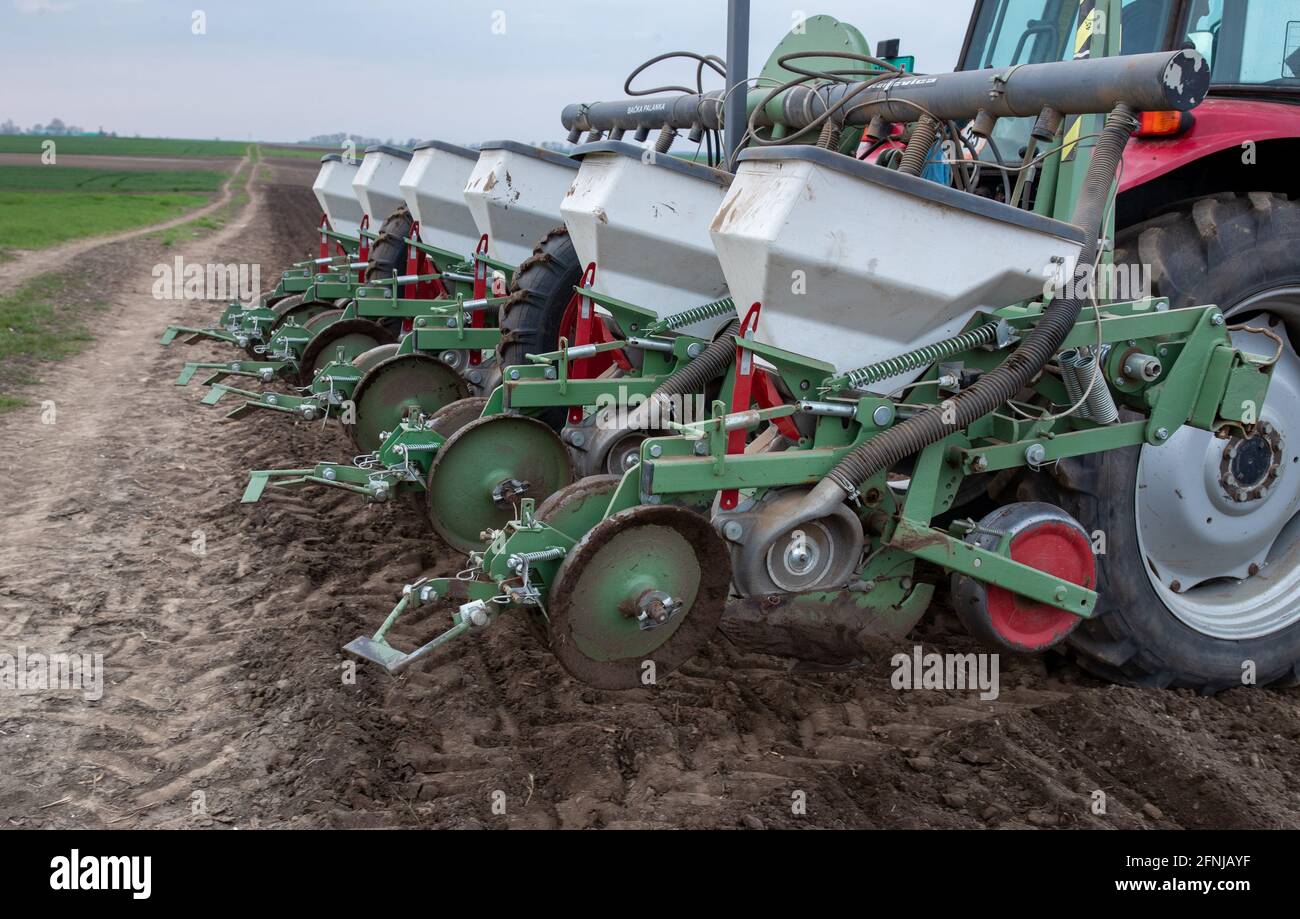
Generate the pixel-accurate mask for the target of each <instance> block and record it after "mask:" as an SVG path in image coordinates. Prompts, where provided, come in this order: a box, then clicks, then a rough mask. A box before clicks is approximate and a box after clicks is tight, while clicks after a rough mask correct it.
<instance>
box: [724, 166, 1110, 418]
mask: <svg viewBox="0 0 1300 919" xmlns="http://www.w3.org/2000/svg"><path fill="white" fill-rule="evenodd" d="M712 235H713V243H714V246H715V248H716V249H717V253H718V258H719V260H720V261H721V263H722V270H723V272H725V274H726V276H727V280H728V281H729V282H730V286H731V291H732V294H733V295H734V296H735V299H736V303H737V304H738V306H740V310H741V312H742V313H743V312H744V311H745V309H746V308H747V307H748V306H749V304H751V303H754V302H760V303H762V304H763V312H762V316H761V318H760V319H759V323H758V334H757V336H756V337H757V339H758V340H759V341H761V342H765V343H767V344H771V345H774V346H776V347H779V348H784V349H785V350H788V351H793V352H795V353H798V354H804V355H808V356H810V357H816V358H819V359H821V360H823V361H826V362H828V363H830V364H833V365H834V366H835V369H836V370H837V371H839V372H841V373H843V372H846V371H848V370H853V369H855V368H858V367H862V366H864V365H867V364H871V363H874V362H876V361H879V360H883V359H885V358H889V357H894V356H896V355H899V354H901V353H903V352H905V351H909V350H912V349H914V348H918V347H921V346H923V345H927V344H931V343H933V342H936V341H938V340H940V339H943V338H946V337H948V336H950V335H955V334H957V333H959V332H960V331H961V330H962V328H963V326H965V324H966V323H967V322H968V321H969V320H970V319H971V317H972V316H973V315H974V313H975V312H976V311H977V310H978V309H981V308H983V309H994V308H999V307H1003V306H1008V305H1010V304H1013V303H1018V302H1020V301H1022V300H1028V299H1033V298H1036V297H1039V296H1041V295H1042V293H1043V288H1044V285H1045V284H1046V283H1047V281H1048V280H1049V278H1051V277H1057V276H1059V275H1064V273H1065V272H1073V270H1074V266H1075V264H1076V263H1077V261H1078V257H1079V253H1080V251H1081V250H1082V248H1083V244H1084V236H1085V234H1084V232H1083V231H1082V230H1080V229H1078V228H1077V227H1074V226H1073V225H1071V224H1067V223H1062V222H1061V221H1057V220H1051V219H1049V218H1046V217H1041V216H1039V215H1036V214H1031V213H1028V212H1026V211H1022V210H1019V209H1017V208H1013V207H1010V206H1008V205H1005V204H1001V203H999V202H996V201H992V200H989V199H987V198H982V197H979V196H977V195H972V194H967V193H965V192H961V191H957V190H956V189H953V188H947V187H944V186H940V185H938V184H936V183H934V182H929V181H926V180H924V179H918V178H914V177H912V176H907V175H903V174H901V173H899V172H897V171H895V170H890V169H885V168H883V167H880V166H875V165H872V164H870V163H863V162H860V161H858V160H856V159H853V158H852V157H848V156H841V155H840V154H838V153H831V152H829V151H826V150H822V149H820V148H817V147H804V146H790V147H774V148H771V149H764V150H749V151H746V152H745V153H743V154H741V157H740V166H739V169H738V171H737V173H736V177H735V180H734V181H733V182H732V185H731V191H730V192H729V193H728V195H727V198H726V200H725V201H724V202H723V204H722V207H721V208H720V209H719V211H718V213H717V216H716V217H715V218H714V220H713V227H712ZM918 376H920V373H916V374H911V375H908V376H900V377H895V378H893V379H891V380H885V381H882V382H881V383H879V384H877V385H876V386H874V387H872V389H873V390H874V391H875V392H877V393H881V394H887V393H889V392H891V391H893V390H895V389H897V388H898V386H899V385H901V384H902V383H907V382H911V381H912V380H914V379H916V378H917V377H918Z"/></svg>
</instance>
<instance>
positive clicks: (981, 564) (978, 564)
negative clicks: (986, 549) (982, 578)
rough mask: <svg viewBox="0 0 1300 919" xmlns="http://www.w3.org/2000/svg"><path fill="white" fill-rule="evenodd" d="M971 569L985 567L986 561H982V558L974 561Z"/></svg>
mask: <svg viewBox="0 0 1300 919" xmlns="http://www.w3.org/2000/svg"><path fill="white" fill-rule="evenodd" d="M971 567H973V568H983V567H984V559H982V558H977V559H973V560H972V561H971Z"/></svg>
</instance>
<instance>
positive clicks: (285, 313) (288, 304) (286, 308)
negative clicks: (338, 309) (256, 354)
mask: <svg viewBox="0 0 1300 919" xmlns="http://www.w3.org/2000/svg"><path fill="white" fill-rule="evenodd" d="M271 309H272V311H273V312H275V313H276V315H278V316H279V317H280V318H279V319H277V320H276V321H275V324H274V325H273V326H272V329H278V328H280V326H282V325H285V324H286V323H288V322H296V323H298V325H302V324H304V323H306V322H307V321H309V320H311V319H314V318H316V317H317V316H319V315H320V314H321V313H324V312H326V311H329V310H331V309H332V307H331V306H330V304H328V303H325V302H322V301H320V300H303V298H302V295H301V294H295V295H294V296H292V297H289V298H287V299H285V300H281V301H280V302H279V303H277V304H276V305H275V306H274V307H272V308H271Z"/></svg>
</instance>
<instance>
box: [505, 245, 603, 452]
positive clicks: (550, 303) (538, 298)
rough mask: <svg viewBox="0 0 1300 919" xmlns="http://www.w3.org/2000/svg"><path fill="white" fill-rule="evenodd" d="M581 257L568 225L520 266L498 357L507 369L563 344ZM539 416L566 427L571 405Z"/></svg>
mask: <svg viewBox="0 0 1300 919" xmlns="http://www.w3.org/2000/svg"><path fill="white" fill-rule="evenodd" d="M582 270H583V265H582V262H581V261H580V260H579V259H578V253H577V251H576V250H575V249H574V248H573V240H572V239H570V238H569V231H568V230H567V229H565V228H564V227H556V228H555V229H554V230H551V231H550V232H549V233H547V234H546V236H544V237H543V238H542V241H541V242H539V243H538V244H537V246H536V248H534V249H533V254H532V256H530V257H529V258H528V259H527V261H525V262H524V263H523V264H522V265H520V266H519V270H518V271H516V272H515V277H514V281H512V282H511V285H510V299H509V300H507V301H506V302H505V303H504V304H502V306H501V310H500V315H499V325H500V327H501V341H500V342H498V344H497V361H498V364H499V366H500V367H501V368H502V370H504V369H505V368H507V367H517V366H519V365H521V364H527V363H528V355H529V354H544V353H546V352H548V351H554V350H556V349H557V348H558V347H559V341H560V323H561V321H563V319H564V311H565V310H566V309H567V308H568V306H569V301H570V300H571V299H573V288H574V287H576V286H577V285H578V284H579V283H580V282H581V281H582ZM536 417H538V418H540V419H541V420H542V421H544V422H546V423H547V424H549V425H550V426H551V427H552V428H554V429H555V430H557V431H558V430H560V429H561V428H563V427H564V424H565V421H566V420H567V418H568V410H567V409H564V408H553V409H546V410H545V411H543V412H541V413H539V414H538V415H537V416H536Z"/></svg>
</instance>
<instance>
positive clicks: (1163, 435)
mask: <svg viewBox="0 0 1300 919" xmlns="http://www.w3.org/2000/svg"><path fill="white" fill-rule="evenodd" d="M1168 439H1169V429H1168V428H1160V429H1158V430H1157V431H1156V440H1168Z"/></svg>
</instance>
